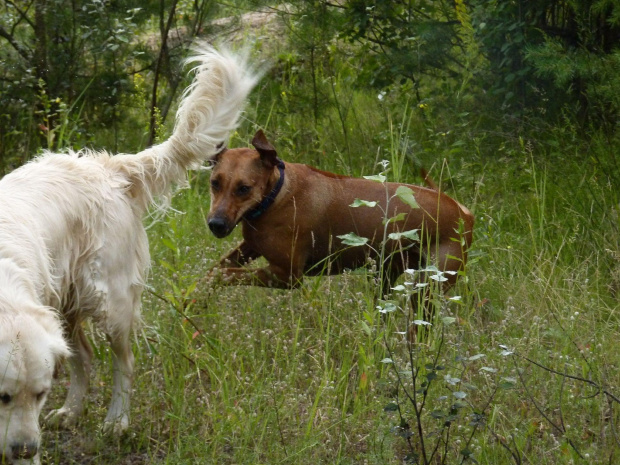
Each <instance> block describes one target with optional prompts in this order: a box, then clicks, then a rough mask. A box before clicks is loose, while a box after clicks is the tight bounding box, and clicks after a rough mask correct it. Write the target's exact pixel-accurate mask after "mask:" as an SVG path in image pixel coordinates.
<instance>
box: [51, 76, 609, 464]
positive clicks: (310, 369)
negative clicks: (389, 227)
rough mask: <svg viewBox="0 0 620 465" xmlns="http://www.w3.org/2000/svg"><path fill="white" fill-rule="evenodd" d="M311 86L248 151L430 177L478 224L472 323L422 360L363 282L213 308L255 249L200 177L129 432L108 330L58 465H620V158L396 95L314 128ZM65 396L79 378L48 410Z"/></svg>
mask: <svg viewBox="0 0 620 465" xmlns="http://www.w3.org/2000/svg"><path fill="white" fill-rule="evenodd" d="M291 81H292V78H291V77H290V76H284V77H283V78H282V82H275V83H274V82H271V83H270V84H266V85H265V87H263V88H261V89H260V90H259V91H258V94H259V95H258V97H256V99H257V100H256V102H259V103H256V102H255V103H253V105H251V106H250V110H249V111H248V121H246V122H245V123H244V126H243V127H242V128H240V130H239V132H238V133H237V134H235V135H234V136H233V138H232V143H231V145H233V146H240V145H246V144H247V141H248V140H249V139H250V138H251V135H252V133H253V131H254V129H255V127H250V124H251V122H254V123H256V124H257V125H264V126H266V127H267V129H268V135H269V136H270V137H271V136H273V140H272V142H273V143H274V145H275V146H276V147H277V148H278V150H279V153H280V155H281V156H282V157H283V158H284V159H285V160H288V161H295V162H307V163H311V164H314V165H317V166H318V167H319V168H321V169H327V170H332V171H336V172H340V173H351V174H354V175H361V174H372V173H376V172H377V171H379V168H378V167H377V166H376V163H377V162H378V161H380V160H381V159H389V160H391V161H392V164H393V165H395V166H396V167H397V169H396V170H395V171H393V172H390V173H388V177H389V179H390V180H392V179H395V178H400V179H401V180H403V181H406V182H420V180H419V177H418V174H417V165H418V164H421V165H422V166H425V167H427V168H431V175H432V177H433V178H434V179H435V180H441V181H442V186H443V187H444V188H445V189H446V190H447V192H448V194H450V195H451V196H454V197H455V198H457V199H459V200H460V201H461V202H462V203H464V204H465V205H467V206H468V207H470V208H471V209H472V211H473V212H474V214H475V216H476V230H475V234H474V244H473V247H472V249H471V252H470V260H469V263H468V267H467V270H466V272H465V275H464V276H463V277H462V279H461V281H460V282H459V284H458V285H457V286H456V288H455V289H454V290H453V291H452V292H451V294H450V295H451V296H454V295H458V296H460V297H461V300H460V302H455V301H447V300H445V299H444V298H443V297H438V300H437V302H436V304H437V307H438V308H439V309H440V311H439V312H438V313H437V315H436V318H435V320H434V321H433V323H434V327H433V330H432V331H431V332H428V331H426V332H424V337H425V338H424V339H422V338H420V339H421V340H423V343H419V344H415V345H411V344H410V343H408V342H407V340H406V339H405V338H403V336H402V335H401V334H399V332H402V331H405V330H406V329H407V324H408V323H409V322H410V319H411V316H410V315H408V314H407V313H408V312H406V311H404V310H400V311H396V312H394V313H392V314H390V315H388V316H383V315H381V314H380V312H379V311H378V310H377V308H376V305H377V302H376V300H375V292H376V286H375V284H374V282H373V280H372V279H369V277H368V276H366V275H365V274H364V273H347V274H345V275H342V276H336V277H321V278H308V279H306V280H305V282H304V284H303V285H302V286H301V287H300V288H299V289H295V290H292V291H281V290H271V289H260V288H250V287H230V288H220V287H217V288H214V287H209V286H208V285H205V284H204V283H203V282H201V277H203V276H204V275H205V274H206V272H207V271H208V269H209V268H210V267H212V266H213V265H214V264H215V263H216V262H217V260H218V259H219V257H221V256H222V255H224V254H225V253H226V252H227V251H229V250H230V249H231V248H232V247H233V246H234V245H235V244H236V243H237V242H238V241H240V237H239V233H238V232H236V233H235V234H234V235H233V237H232V238H231V239H226V240H217V239H215V238H214V237H213V236H211V235H210V233H209V232H208V228H207V225H206V220H205V218H206V213H207V211H208V204H209V197H208V192H207V185H208V182H207V179H208V175H207V174H200V175H193V176H192V183H191V188H190V189H187V190H184V191H182V192H180V193H179V194H178V195H177V196H176V197H175V198H174V200H173V210H171V211H170V212H169V215H168V216H167V217H166V218H163V219H162V220H160V221H158V222H156V223H155V224H153V225H152V226H151V227H150V228H149V236H150V241H151V253H152V261H153V262H152V264H153V267H152V271H151V276H150V279H149V287H150V291H147V292H145V293H144V298H143V320H144V323H143V326H142V327H141V328H140V329H139V331H138V332H137V333H136V337H135V344H134V351H135V354H136V377H135V383H134V394H133V404H132V411H131V414H132V419H131V428H130V431H129V433H128V434H127V435H125V436H124V437H123V438H121V439H113V438H109V437H106V436H103V435H102V434H101V433H100V430H99V427H100V425H101V423H102V421H103V418H104V417H105V410H106V407H107V402H108V400H109V396H110V392H109V391H110V383H111V377H110V369H111V363H110V354H109V351H108V349H107V345H106V343H105V341H104V338H103V337H102V336H101V335H100V334H98V333H97V332H96V331H94V332H92V333H91V334H92V340H93V344H94V346H95V348H96V359H95V366H94V370H93V377H92V389H91V393H90V396H89V404H88V412H87V415H86V416H85V418H84V419H83V420H82V422H81V424H80V425H79V427H78V428H77V429H76V430H75V431H68V432H67V431H49V430H45V431H44V442H45V444H44V448H45V451H46V452H45V455H44V457H43V461H44V463H48V464H52V463H63V464H64V463H66V464H112V463H114V464H119V463H120V464H124V463H127V464H139V463H144V464H175V465H176V464H270V465H271V464H288V463H291V464H311V465H316V464H359V463H364V464H369V465H370V464H400V463H403V460H408V463H423V460H424V459H423V457H424V454H426V457H427V460H428V459H429V457H430V456H431V455H432V451H433V450H435V445H436V444H439V447H438V448H437V452H436V455H435V456H434V459H433V461H432V463H448V464H453V463H467V460H465V459H466V458H467V457H472V458H473V459H475V460H476V461H477V463H481V464H490V465H491V464H492V465H497V464H511V463H537V464H539V463H540V464H571V463H575V464H577V463H600V464H603V463H616V462H617V461H618V460H619V456H620V453H619V451H618V449H619V444H620V442H619V441H618V439H617V437H618V426H617V425H618V424H619V421H620V418H619V417H618V413H617V410H618V405H617V402H616V401H615V400H613V399H612V400H610V398H609V397H606V396H605V395H604V394H602V393H601V390H602V389H605V390H608V392H610V393H612V394H614V395H616V396H618V395H620V388H617V386H620V375H619V373H618V369H617V367H618V366H619V365H620V357H619V356H618V351H617V339H618V329H617V328H618V324H619V315H618V311H617V309H618V303H617V298H616V295H615V292H616V290H617V288H618V286H619V285H620V258H619V257H620V253H619V252H618V245H619V242H620V239H619V234H618V207H617V200H618V197H617V192H616V191H615V189H614V188H613V183H605V182H602V181H601V179H602V178H603V174H606V175H608V174H610V171H609V169H607V168H609V166H610V165H605V164H604V161H605V160H610V157H609V154H608V153H607V152H606V151H609V150H610V148H609V147H608V146H606V145H605V144H604V143H603V142H601V141H600V140H599V141H598V142H597V143H594V142H592V143H591V145H588V143H586V142H585V141H582V140H581V139H579V138H575V137H574V134H573V136H571V137H567V136H566V134H567V133H571V131H570V128H546V132H544V131H540V132H537V133H536V134H537V135H538V136H539V139H531V140H525V139H519V138H516V137H514V134H513V133H510V134H508V133H507V134H497V133H493V132H492V131H485V130H484V129H481V128H479V127H478V123H479V121H477V120H476V118H475V117H474V116H472V115H467V114H465V113H462V114H459V115H456V116H455V115H452V114H450V113H449V112H445V109H444V110H442V109H441V108H434V107H433V102H432V101H429V103H428V108H424V109H422V108H420V107H416V106H415V105H412V104H411V103H409V104H407V106H406V107H407V108H406V109H405V103H403V102H405V100H403V99H400V100H399V96H398V95H396V96H392V97H390V96H387V97H386V100H390V99H392V101H391V102H384V103H379V102H378V100H377V98H376V96H375V95H372V94H371V93H369V92H353V91H352V90H349V91H347V90H346V89H345V90H344V91H343V92H345V94H341V95H344V96H343V97H342V98H341V100H340V102H336V103H334V104H333V105H327V104H326V105H325V108H322V113H321V120H320V121H318V122H315V121H311V120H312V118H309V117H308V113H304V112H303V105H302V103H300V102H299V101H295V98H296V95H299V94H303V92H304V88H301V87H299V86H301V85H302V84H303V83H301V82H296V83H295V86H297V87H296V88H293V87H291V88H289V87H287V86H288V85H289V84H288V83H289V82H291ZM336 84H337V85H341V84H342V83H341V82H340V81H338V82H337V83H336ZM291 86H292V84H291ZM306 90H307V89H306ZM283 91H284V94H283V93H282V92H283ZM347 92H350V94H349V93H347ZM400 97H402V95H400ZM260 102H262V103H260ZM267 102H268V103H267ZM332 103H333V102H332ZM337 105H340V107H337ZM297 106H302V108H301V110H300V109H299V108H298V107H297ZM442 111H444V112H443V113H442ZM342 128H346V131H347V135H346V137H345V136H344V135H343V129H342ZM571 134H572V133H571ZM591 140H593V141H595V142H596V141H597V139H596V138H593V139H591ZM616 145H620V144H616ZM586 148H588V149H589V150H590V152H588V157H589V158H588V159H589V160H594V162H592V163H590V164H587V165H586V167H585V168H584V167H583V163H582V160H581V159H580V158H579V155H580V154H581V153H582V151H584V150H585V149H586ZM612 179H613V177H612ZM177 211H178V212H182V213H177ZM149 223H150V220H149V219H147V220H145V224H149ZM194 288H195V290H194ZM192 290H194V291H193V292H191V291H192ZM185 297H188V298H189V299H190V300H192V303H191V305H189V306H188V307H183V306H182V305H181V302H182V301H183V300H184V298H185ZM401 307H402V308H408V306H407V305H401ZM446 317H447V318H446ZM386 359H391V363H389V362H388V361H386ZM528 359H529V361H528ZM534 362H535V363H534ZM537 364H539V365H540V366H539V365H537ZM562 373H566V374H568V375H571V376H573V377H577V378H580V379H574V378H568V377H565V376H562V375H561V374H562ZM414 375H415V381H414V379H413V378H414ZM66 383H67V376H66V373H61V377H60V380H59V383H58V384H59V386H58V387H57V388H56V389H55V391H54V394H53V396H52V398H51V399H50V401H49V402H48V408H53V407H57V406H58V405H59V404H60V403H61V402H62V400H61V399H62V398H63V395H64V393H65V386H66ZM414 384H415V387H414ZM414 391H416V398H417V400H416V402H418V401H420V400H421V399H422V398H424V396H425V400H424V404H423V406H422V404H415V405H414V404H413V403H412V402H411V400H410V399H408V397H407V395H408V394H407V393H409V395H412V393H413V392H414ZM416 406H417V410H418V413H417V414H416V408H415V407H416ZM448 425H449V427H448ZM420 430H421V431H422V435H420V434H419V431H420ZM422 439H423V442H424V445H425V450H424V451H423V450H422V448H421V443H422ZM438 441H439V442H438ZM444 457H445V460H444V461H443V462H442V459H443V458H444ZM416 460H417V462H416ZM471 463H474V462H471Z"/></svg>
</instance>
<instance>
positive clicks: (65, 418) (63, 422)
mask: <svg viewBox="0 0 620 465" xmlns="http://www.w3.org/2000/svg"><path fill="white" fill-rule="evenodd" d="M79 417H80V415H79V413H78V412H75V411H74V410H72V409H70V408H67V407H62V408H59V409H56V410H52V411H51V412H50V413H48V414H47V416H46V417H45V423H46V424H47V425H48V426H50V427H52V428H63V429H70V428H72V427H74V426H75V425H76V424H77V421H78V419H79Z"/></svg>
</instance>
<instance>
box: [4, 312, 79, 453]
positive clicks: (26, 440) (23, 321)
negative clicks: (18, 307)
mask: <svg viewBox="0 0 620 465" xmlns="http://www.w3.org/2000/svg"><path fill="white" fill-rule="evenodd" d="M45 312H46V313H47V314H46V313H45ZM38 314H40V315H42V316H43V318H41V319H40V318H37V316H38ZM49 314H50V311H49V310H46V309H41V311H40V312H39V311H38V310H35V311H34V313H33V312H30V311H26V312H23V313H22V312H20V313H17V314H12V315H10V316H7V315H2V310H1V309H0V463H9V464H21V463H33V462H34V463H38V451H39V436H40V430H39V415H40V414H41V409H42V408H43V404H44V403H45V400H46V399H47V395H48V393H49V391H50V389H51V387H52V377H53V373H54V368H55V366H56V364H57V363H58V362H59V361H60V360H61V359H63V358H64V357H66V356H67V355H68V354H69V349H68V347H67V344H66V343H65V341H64V339H63V337H62V328H61V327H60V324H58V322H57V321H56V319H55V318H54V317H53V315H49Z"/></svg>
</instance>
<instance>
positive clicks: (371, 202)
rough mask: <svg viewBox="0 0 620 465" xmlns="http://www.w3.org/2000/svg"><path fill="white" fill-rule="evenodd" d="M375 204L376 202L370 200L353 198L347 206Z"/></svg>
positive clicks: (371, 205)
mask: <svg viewBox="0 0 620 465" xmlns="http://www.w3.org/2000/svg"><path fill="white" fill-rule="evenodd" d="M376 205H377V202H375V201H370V200H361V199H355V200H354V201H353V203H352V204H351V205H349V207H353V208H357V207H374V206H376Z"/></svg>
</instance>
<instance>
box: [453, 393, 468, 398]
mask: <svg viewBox="0 0 620 465" xmlns="http://www.w3.org/2000/svg"><path fill="white" fill-rule="evenodd" d="M452 395H453V396H454V397H456V398H457V399H465V397H467V393H466V392H463V391H456V392H453V393H452Z"/></svg>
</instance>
